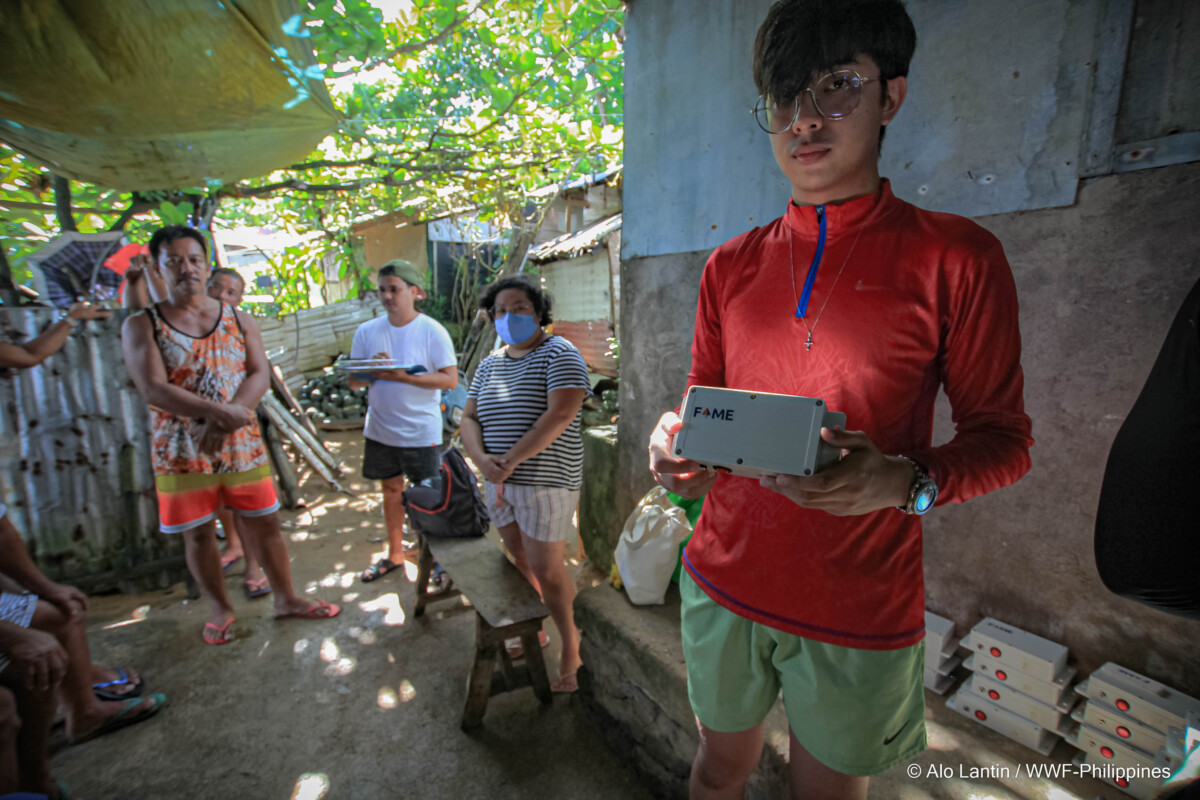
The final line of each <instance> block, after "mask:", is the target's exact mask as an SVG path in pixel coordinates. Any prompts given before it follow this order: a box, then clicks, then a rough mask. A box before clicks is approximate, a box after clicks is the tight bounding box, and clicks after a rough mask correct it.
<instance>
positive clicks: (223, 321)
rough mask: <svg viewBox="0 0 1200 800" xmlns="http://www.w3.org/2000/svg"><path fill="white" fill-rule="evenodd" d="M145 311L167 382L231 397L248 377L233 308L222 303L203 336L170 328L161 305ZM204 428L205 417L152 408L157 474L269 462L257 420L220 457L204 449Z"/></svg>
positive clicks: (239, 468)
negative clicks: (217, 315)
mask: <svg viewBox="0 0 1200 800" xmlns="http://www.w3.org/2000/svg"><path fill="white" fill-rule="evenodd" d="M147 313H149V315H150V321H151V324H152V325H153V326H154V341H155V342H156V343H157V345H158V350H159V352H160V353H162V359H163V365H164V366H165V367H166V370H167V381H168V382H170V383H171V384H172V385H174V386H178V387H179V388H181V389H185V390H187V391H189V392H191V393H192V394H195V395H197V396H199V397H202V398H204V399H205V400H212V401H213V402H217V403H228V402H229V401H230V400H232V399H233V396H234V394H236V393H237V390H238V387H239V386H241V384H242V381H243V380H245V377H246V335H245V332H244V331H243V330H242V324H241V323H240V322H239V321H238V318H237V314H236V313H235V312H234V310H233V308H232V307H230V306H227V305H225V304H224V303H221V314H220V316H219V317H218V318H217V324H216V325H215V326H214V327H213V329H212V330H211V331H209V332H208V333H207V334H206V335H204V336H189V335H188V334H186V333H183V332H182V331H180V330H177V329H176V328H174V327H172V325H171V323H169V322H167V320H166V319H164V318H163V316H162V313H161V312H160V311H159V310H158V307H157V306H151V307H150V308H148V309H147ZM202 428H203V424H202V421H201V420H198V419H192V418H190V417H180V416H177V415H175V414H171V413H168V412H166V411H163V410H162V409H160V408H156V407H154V406H151V407H150V430H151V444H152V447H153V452H154V472H155V474H157V475H179V474H196V473H216V472H225V473H228V472H245V471H247V470H251V469H256V468H258V467H261V466H263V465H264V464H266V463H267V453H266V450H265V449H264V448H263V443H262V435H261V433H260V431H259V429H258V422H257V420H254V421H251V423H250V424H249V425H246V426H244V427H242V428H239V429H238V430H236V431H234V432H233V433H231V434H229V436H228V437H227V438H226V439H225V447H224V448H223V449H222V450H221V452H220V453H218V454H216V455H207V454H204V453H201V452H200V433H201V430H202Z"/></svg>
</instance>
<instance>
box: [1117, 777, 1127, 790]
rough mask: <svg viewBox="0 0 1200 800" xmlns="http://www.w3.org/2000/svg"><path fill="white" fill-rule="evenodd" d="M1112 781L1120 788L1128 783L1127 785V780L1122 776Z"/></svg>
mask: <svg viewBox="0 0 1200 800" xmlns="http://www.w3.org/2000/svg"><path fill="white" fill-rule="evenodd" d="M1113 782H1114V783H1115V784H1117V786H1120V787H1121V788H1122V789H1124V788H1125V787H1126V786H1128V785H1129V781H1127V780H1125V779H1124V778H1117V779H1116V780H1115V781H1113Z"/></svg>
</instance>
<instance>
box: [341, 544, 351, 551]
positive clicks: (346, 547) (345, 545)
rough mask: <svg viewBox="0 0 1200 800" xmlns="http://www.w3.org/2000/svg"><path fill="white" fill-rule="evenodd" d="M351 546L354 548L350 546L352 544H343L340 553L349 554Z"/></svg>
mask: <svg viewBox="0 0 1200 800" xmlns="http://www.w3.org/2000/svg"><path fill="white" fill-rule="evenodd" d="M353 546H354V545H352V544H344V545H342V552H343V553H349V552H350V548H351V547H353Z"/></svg>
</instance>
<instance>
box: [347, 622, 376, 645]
mask: <svg viewBox="0 0 1200 800" xmlns="http://www.w3.org/2000/svg"><path fill="white" fill-rule="evenodd" d="M350 635H351V636H353V637H354V638H355V640H357V641H358V643H359V644H366V645H370V644H375V642H377V641H378V640H379V636H378V635H376V633H375V631H372V630H366V629H365V628H359V627H357V626H355V627H353V628H351V629H350Z"/></svg>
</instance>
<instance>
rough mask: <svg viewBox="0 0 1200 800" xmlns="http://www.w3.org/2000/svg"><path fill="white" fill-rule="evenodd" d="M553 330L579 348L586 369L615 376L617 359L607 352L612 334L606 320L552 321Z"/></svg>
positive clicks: (611, 376) (610, 376)
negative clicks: (586, 366)
mask: <svg viewBox="0 0 1200 800" xmlns="http://www.w3.org/2000/svg"><path fill="white" fill-rule="evenodd" d="M553 328H554V332H555V333H556V334H558V335H559V336H561V337H563V338H564V339H567V340H568V341H570V342H571V344H573V345H575V346H576V347H578V348H579V352H580V353H581V354H582V355H583V360H584V362H585V363H586V364H587V365H588V369H589V370H591V371H592V372H595V373H597V374H598V375H605V376H607V377H609V378H615V377H617V361H616V359H614V358H613V357H612V356H610V355H609V354H608V340H609V338H610V337H611V336H612V335H613V331H612V325H610V324H609V322H608V320H603V319H596V320H591V321H589V322H563V321H561V320H557V319H556V320H555V321H554V325H553Z"/></svg>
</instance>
